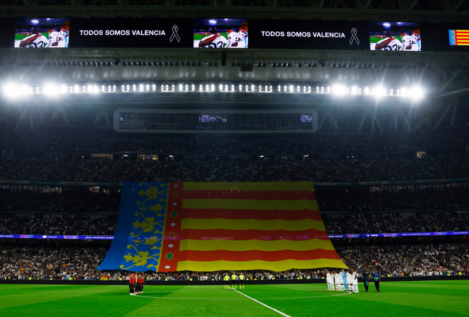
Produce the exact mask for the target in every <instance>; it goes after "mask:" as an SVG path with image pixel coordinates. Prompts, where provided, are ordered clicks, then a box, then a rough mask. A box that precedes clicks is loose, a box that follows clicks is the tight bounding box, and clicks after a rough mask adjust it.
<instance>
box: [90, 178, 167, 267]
mask: <svg viewBox="0 0 469 317" xmlns="http://www.w3.org/2000/svg"><path fill="white" fill-rule="evenodd" d="M167 202H168V183H167V182H152V183H139V182H125V183H123V185H122V198H121V204H120V211H119V220H118V222H117V228H116V233H115V235H114V240H113V241H112V245H111V248H110V250H109V251H108V253H107V255H106V258H105V259H104V261H103V263H101V265H100V266H99V267H98V270H118V269H121V270H129V271H132V272H144V271H149V270H152V271H158V265H159V262H160V256H161V249H162V245H163V237H164V228H165V222H166V209H167Z"/></svg>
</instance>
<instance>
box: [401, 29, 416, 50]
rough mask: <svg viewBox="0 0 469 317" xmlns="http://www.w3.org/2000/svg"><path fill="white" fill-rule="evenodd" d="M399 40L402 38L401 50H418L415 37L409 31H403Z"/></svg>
mask: <svg viewBox="0 0 469 317" xmlns="http://www.w3.org/2000/svg"><path fill="white" fill-rule="evenodd" d="M401 40H402V47H401V51H418V50H419V47H418V42H417V37H416V36H414V35H412V34H411V33H410V32H409V33H408V34H406V33H403V35H402V39H401Z"/></svg>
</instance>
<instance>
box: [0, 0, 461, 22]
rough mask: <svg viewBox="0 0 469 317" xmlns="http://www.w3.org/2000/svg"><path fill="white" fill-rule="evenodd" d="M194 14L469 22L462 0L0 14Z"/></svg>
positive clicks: (149, 5) (73, 4)
mask: <svg viewBox="0 0 469 317" xmlns="http://www.w3.org/2000/svg"><path fill="white" fill-rule="evenodd" d="M51 12H53V13H54V15H55V16H64V17H195V16H199V17H200V16H206V17H207V16H227V17H244V18H295V19H298V18H299V19H330V20H336V19H346V20H376V19H377V18H378V19H380V20H391V21H402V20H404V21H412V20H414V21H451V22H455V21H460V22H468V21H469V4H468V3H467V1H466V0H444V1H443V0H258V1H249V0H184V1H182V0H102V1H96V0H22V1H19V0H2V1H0V17H16V16H32V15H35V16H49V15H50V13H51Z"/></svg>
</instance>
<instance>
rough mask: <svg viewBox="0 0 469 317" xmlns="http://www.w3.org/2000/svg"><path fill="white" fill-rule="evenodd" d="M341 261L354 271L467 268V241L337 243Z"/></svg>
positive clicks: (426, 272) (445, 271) (429, 272)
mask: <svg viewBox="0 0 469 317" xmlns="http://www.w3.org/2000/svg"><path fill="white" fill-rule="evenodd" d="M336 249H337V252H338V253H339V254H340V256H341V258H342V260H343V261H344V263H345V264H346V265H347V266H349V267H352V268H355V269H356V270H357V271H358V272H370V271H374V270H378V271H379V272H380V273H381V274H382V275H384V276H387V275H391V276H409V275H410V274H412V276H427V275H446V274H448V273H450V274H454V273H456V272H463V274H464V272H467V270H468V269H469V267H468V266H469V246H468V245H467V244H440V245H432V244H425V245H396V246H348V247H338V248H336Z"/></svg>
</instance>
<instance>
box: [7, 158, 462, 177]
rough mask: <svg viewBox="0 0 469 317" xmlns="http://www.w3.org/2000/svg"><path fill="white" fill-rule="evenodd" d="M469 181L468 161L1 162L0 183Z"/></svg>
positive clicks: (18, 160) (45, 160) (27, 160)
mask: <svg viewBox="0 0 469 317" xmlns="http://www.w3.org/2000/svg"><path fill="white" fill-rule="evenodd" d="M461 177H469V157H468V156H465V155H464V156H451V157H442V158H426V159H418V158H395V159H349V160H308V159H304V160H295V159H279V160H269V159H258V160H253V159H227V160H221V159H220V160H218V159H217V160H200V159H187V160H172V159H169V160H155V161H148V160H135V161H134V160H106V159H93V160H85V159H77V160H67V159H57V158H25V159H16V158H5V157H4V158H2V159H1V160H0V179H5V180H32V181H74V182H84V181H88V182H121V181H192V182H215V181H218V182H236V181H240V182H267V181H311V180H313V181H315V182H359V181H396V180H420V179H442V178H461Z"/></svg>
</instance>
